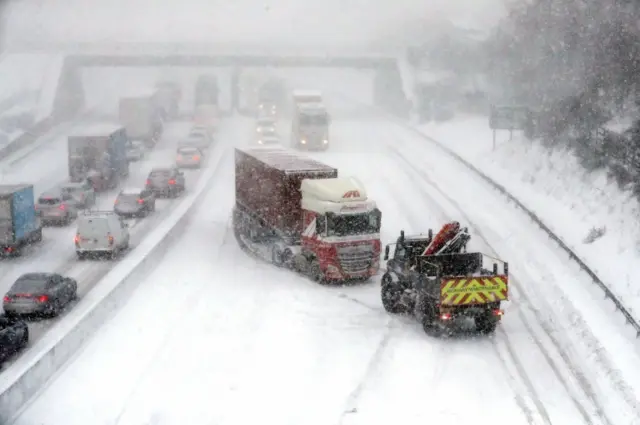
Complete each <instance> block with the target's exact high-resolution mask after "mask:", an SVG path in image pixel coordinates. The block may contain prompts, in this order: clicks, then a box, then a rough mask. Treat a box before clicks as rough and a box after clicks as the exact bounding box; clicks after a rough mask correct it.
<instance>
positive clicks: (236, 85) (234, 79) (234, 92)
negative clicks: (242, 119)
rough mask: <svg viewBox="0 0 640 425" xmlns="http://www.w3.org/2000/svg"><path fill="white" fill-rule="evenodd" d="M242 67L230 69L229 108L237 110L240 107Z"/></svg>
mask: <svg viewBox="0 0 640 425" xmlns="http://www.w3.org/2000/svg"><path fill="white" fill-rule="evenodd" d="M241 74H242V68H240V67H234V68H233V70H232V71H231V109H232V110H233V111H236V112H238V109H239V108H240V75H241Z"/></svg>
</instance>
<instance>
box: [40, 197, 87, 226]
mask: <svg viewBox="0 0 640 425" xmlns="http://www.w3.org/2000/svg"><path fill="white" fill-rule="evenodd" d="M36 212H37V214H38V215H39V216H40V219H41V220H42V224H43V225H44V226H51V225H58V226H66V225H69V224H71V222H72V221H73V220H75V219H76V218H77V217H78V210H77V208H76V204H75V202H74V201H73V199H72V198H71V196H69V195H65V194H63V193H62V191H60V190H51V191H48V192H45V193H43V194H42V195H40V196H39V197H38V199H37V201H36Z"/></svg>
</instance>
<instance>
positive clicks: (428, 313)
mask: <svg viewBox="0 0 640 425" xmlns="http://www.w3.org/2000/svg"><path fill="white" fill-rule="evenodd" d="M420 321H421V322H422V329H423V330H424V331H425V333H426V334H428V335H436V334H438V332H437V330H438V323H437V314H436V310H435V306H433V305H431V304H429V303H425V304H424V313H423V314H422V319H421V320H420Z"/></svg>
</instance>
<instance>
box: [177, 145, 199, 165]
mask: <svg viewBox="0 0 640 425" xmlns="http://www.w3.org/2000/svg"><path fill="white" fill-rule="evenodd" d="M203 157H204V152H202V150H200V149H198V148H196V147H193V146H180V147H178V149H177V151H176V166H177V167H178V168H200V167H201V166H202V160H203Z"/></svg>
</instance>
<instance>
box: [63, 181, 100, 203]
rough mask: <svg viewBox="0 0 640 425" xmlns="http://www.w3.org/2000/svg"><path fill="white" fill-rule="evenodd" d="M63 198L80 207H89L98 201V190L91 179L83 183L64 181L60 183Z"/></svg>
mask: <svg viewBox="0 0 640 425" xmlns="http://www.w3.org/2000/svg"><path fill="white" fill-rule="evenodd" d="M60 192H61V193H62V199H63V200H67V201H69V202H70V203H71V202H72V203H74V204H75V207H76V208H78V209H85V208H89V207H91V206H93V205H95V203H96V191H95V190H94V189H93V185H92V184H91V182H90V181H89V180H85V181H84V182H81V183H63V184H62V185H60Z"/></svg>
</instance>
